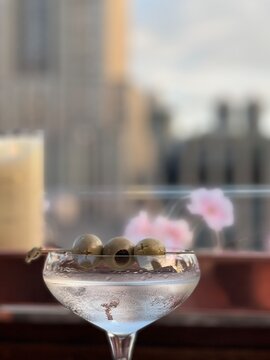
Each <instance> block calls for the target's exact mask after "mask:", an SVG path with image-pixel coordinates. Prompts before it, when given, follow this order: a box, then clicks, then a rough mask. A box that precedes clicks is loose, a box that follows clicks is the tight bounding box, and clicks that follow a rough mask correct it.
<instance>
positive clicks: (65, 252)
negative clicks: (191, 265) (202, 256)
mask: <svg viewBox="0 0 270 360" xmlns="http://www.w3.org/2000/svg"><path fill="white" fill-rule="evenodd" d="M50 254H57V255H72V256H73V257H80V256H82V257H93V256H94V257H98V258H106V259H107V258H115V257H117V258H131V257H165V256H166V255H195V252H194V251H193V250H179V251H166V252H165V254H162V255H158V254H152V255H150V254H148V255H141V254H138V255H135V254H130V255H122V254H119V255H117V254H114V255H103V254H100V255H98V254H83V253H81V254H77V253H74V252H72V250H65V249H56V250H50V251H49V252H48V255H50Z"/></svg>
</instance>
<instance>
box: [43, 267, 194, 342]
mask: <svg viewBox="0 0 270 360" xmlns="http://www.w3.org/2000/svg"><path fill="white" fill-rule="evenodd" d="M129 278H131V275H130V276H129ZM44 280H45V282H46V285H47V286H48V288H49V290H50V291H51V293H52V294H53V295H54V297H55V298H56V299H57V300H58V301H59V302H60V303H62V304H63V305H64V306H65V307H67V308H69V309H70V310H72V311H73V312H74V313H75V314H77V315H79V316H81V317H82V318H84V319H85V320H87V321H89V322H91V323H92V324H95V325H96V326H99V327H100V328H102V329H104V330H106V331H108V332H110V333H113V334H116V335H123V334H125V335H126V334H130V333H133V332H136V331H137V330H139V329H141V328H143V327H145V326H146V325H148V324H150V323H152V322H154V321H156V320H157V319H160V318H161V317H163V316H165V315H167V314H168V313H170V312H171V311H172V310H174V309H175V308H176V307H178V306H179V305H180V304H182V303H183V302H184V301H185V300H186V299H187V298H188V297H189V295H190V294H191V293H192V291H193V290H194V288H195V287H196V285H197V283H198V280H199V278H198V277H185V276H184V275H183V276H179V274H177V273H168V274H166V273H165V274H162V273H157V274H156V273H153V274H149V273H147V274H143V273H142V274H136V276H135V277H132V279H128V278H127V279H125V278H122V279H121V280H120V279H119V276H114V275H108V276H107V278H106V279H105V281H104V277H103V279H98V278H97V279H93V276H91V279H89V278H87V276H85V277H82V276H79V275H78V276H76V277H74V276H72V277H70V278H69V277H66V276H65V277H62V276H55V275H54V276H53V275H52V274H51V275H50V276H45V277H44Z"/></svg>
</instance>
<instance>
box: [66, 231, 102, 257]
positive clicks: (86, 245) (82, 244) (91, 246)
mask: <svg viewBox="0 0 270 360" xmlns="http://www.w3.org/2000/svg"><path fill="white" fill-rule="evenodd" d="M102 248H103V245H102V242H101V240H100V239H99V238H98V237H97V236H96V235H92V234H84V235H81V236H79V237H78V238H77V239H75V241H74V243H73V246H72V252H73V253H74V254H85V255H100V254H101V253H102Z"/></svg>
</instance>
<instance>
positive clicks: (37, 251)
mask: <svg viewBox="0 0 270 360" xmlns="http://www.w3.org/2000/svg"><path fill="white" fill-rule="evenodd" d="M55 250H56V249H42V248H41V247H34V248H33V249H31V250H30V251H28V253H27V254H26V257H25V262H26V263H27V264H30V263H31V262H32V261H34V260H37V259H38V258H40V257H41V256H42V255H47V254H49V252H51V251H55ZM57 251H58V252H61V253H65V252H67V251H69V250H66V249H57Z"/></svg>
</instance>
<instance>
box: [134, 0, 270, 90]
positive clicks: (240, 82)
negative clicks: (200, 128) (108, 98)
mask: <svg viewBox="0 0 270 360" xmlns="http://www.w3.org/2000/svg"><path fill="white" fill-rule="evenodd" d="M135 2H136V1H135ZM146 3H147V4H148V6H147V9H146V11H144V10H145V9H144V4H146ZM151 5H152V6H151ZM135 10H136V11H137V13H136V11H135V14H134V22H133V30H132V32H131V34H132V36H131V44H132V49H133V50H132V52H131V59H132V61H131V72H132V73H133V76H134V78H137V79H139V81H140V82H142V83H143V84H144V85H145V86H147V87H151V86H152V87H157V88H158V89H163V90H164V92H168V91H169V92H173V91H176V89H178V93H183V94H185V93H186V94H187V93H189V94H192V93H194V95H196V96H197V95H199V94H201V95H202V96H203V97H206V96H210V97H211V96H213V95H214V93H217V92H219V93H222V92H230V91H231V92H232V94H234V93H237V94H241V93H243V95H244V94H246V93H249V92H250V91H251V90H253V91H254V90H255V91H256V90H258V92H259V93H260V94H262V95H265V96H269V90H268V87H269V82H268V80H267V79H268V77H269V75H270V44H269V39H268V34H269V32H270V22H269V19H268V17H269V16H268V14H269V10H270V2H269V1H265V0H258V1H250V2H248V1H246V0H238V1H234V0H224V1H223V0H222V1H221V0H219V1H217V0H204V1H201V0H188V1H184V0H182V1H179V0H170V2H168V1H166V0H158V1H157V0H155V1H154V0H148V1H146V2H145V1H138V3H137V8H136V9H135ZM141 13H143V16H141ZM136 19H137V20H138V21H136ZM168 24H169V26H167V25H168ZM165 25H166V26H165ZM170 89H174V90H170Z"/></svg>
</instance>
